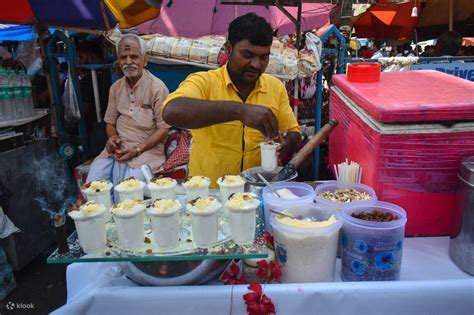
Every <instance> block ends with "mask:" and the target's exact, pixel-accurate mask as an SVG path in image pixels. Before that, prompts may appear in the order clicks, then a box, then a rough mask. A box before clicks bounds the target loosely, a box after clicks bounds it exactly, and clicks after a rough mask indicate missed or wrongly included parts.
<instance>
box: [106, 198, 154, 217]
mask: <svg viewBox="0 0 474 315" xmlns="http://www.w3.org/2000/svg"><path fill="white" fill-rule="evenodd" d="M144 209H145V204H144V203H143V201H141V200H132V199H126V200H124V201H122V202H119V203H117V204H116V205H113V206H112V210H111V211H110V212H112V214H113V215H118V216H120V215H133V214H135V213H138V212H140V211H142V210H144Z"/></svg>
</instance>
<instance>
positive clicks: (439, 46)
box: [434, 31, 462, 57]
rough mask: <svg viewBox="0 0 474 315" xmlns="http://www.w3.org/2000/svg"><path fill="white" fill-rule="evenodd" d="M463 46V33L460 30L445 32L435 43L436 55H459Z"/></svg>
mask: <svg viewBox="0 0 474 315" xmlns="http://www.w3.org/2000/svg"><path fill="white" fill-rule="evenodd" d="M461 46H462V35H461V34H459V33H458V32H454V31H451V32H444V33H443V34H441V35H440V36H439V37H438V39H436V45H435V54H434V55H435V57H444V56H451V57H453V56H457V54H458V52H459V49H460V48H461Z"/></svg>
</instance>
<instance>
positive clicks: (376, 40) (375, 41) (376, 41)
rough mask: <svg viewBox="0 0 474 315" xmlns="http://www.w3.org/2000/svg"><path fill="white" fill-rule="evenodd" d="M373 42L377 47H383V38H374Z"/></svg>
mask: <svg viewBox="0 0 474 315" xmlns="http://www.w3.org/2000/svg"><path fill="white" fill-rule="evenodd" d="M372 44H373V45H374V46H375V47H377V49H380V47H382V41H381V40H378V39H374V41H373V42H372Z"/></svg>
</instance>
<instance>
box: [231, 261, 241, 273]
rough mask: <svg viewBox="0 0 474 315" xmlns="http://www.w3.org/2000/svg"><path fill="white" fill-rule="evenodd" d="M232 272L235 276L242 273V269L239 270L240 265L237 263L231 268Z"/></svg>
mask: <svg viewBox="0 0 474 315" xmlns="http://www.w3.org/2000/svg"><path fill="white" fill-rule="evenodd" d="M229 270H230V272H232V273H233V274H234V275H237V274H238V273H239V271H240V268H239V265H237V264H236V263H233V264H232V265H231V266H230V268H229Z"/></svg>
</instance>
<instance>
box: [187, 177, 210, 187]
mask: <svg viewBox="0 0 474 315" xmlns="http://www.w3.org/2000/svg"><path fill="white" fill-rule="evenodd" d="M210 184H211V180H210V179H209V178H208V177H205V176H192V177H190V178H188V180H187V181H186V182H184V183H183V186H184V187H186V188H203V187H207V186H209V185H210Z"/></svg>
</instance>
